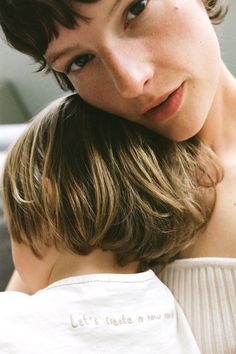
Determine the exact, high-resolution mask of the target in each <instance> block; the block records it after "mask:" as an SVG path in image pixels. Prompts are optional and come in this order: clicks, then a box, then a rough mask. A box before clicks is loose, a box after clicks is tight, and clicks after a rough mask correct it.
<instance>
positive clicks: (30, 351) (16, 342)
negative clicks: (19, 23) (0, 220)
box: [0, 95, 210, 354]
mask: <svg viewBox="0 0 236 354" xmlns="http://www.w3.org/2000/svg"><path fill="white" fill-rule="evenodd" d="M172 145H173V144H172V143H169V142H166V141H165V140H163V139H161V138H159V140H158V138H157V136H156V134H154V133H152V132H149V131H147V130H145V128H143V127H141V126H136V125H133V124H132V123H130V122H127V121H124V120H121V119H119V118H117V117H114V116H111V115H108V114H106V113H104V112H100V111H98V110H95V109H93V108H91V107H89V106H88V105H87V104H85V103H84V102H83V101H81V100H80V98H79V97H78V96H77V95H72V96H70V97H67V98H64V99H62V100H61V101H59V103H55V104H54V105H53V106H52V108H50V109H49V110H47V112H43V113H42V114H41V115H40V116H39V117H38V118H37V119H36V120H35V121H34V122H33V123H32V124H31V125H30V127H29V128H28V129H27V131H26V132H25V133H24V134H23V135H22V137H21V138H20V139H19V140H18V141H17V143H16V144H15V145H14V146H13V148H12V150H11V151H10V153H9V156H8V158H7V161H6V165H5V169H4V176H3V186H4V188H3V192H4V193H3V194H4V202H5V212H6V216H7V220H8V226H9V231H10V235H11V239H12V248H13V259H14V263H15V266H16V268H17V270H18V272H19V273H20V275H21V277H22V279H23V280H24V281H25V282H26V283H27V285H28V286H29V287H31V289H32V291H33V292H35V294H34V295H32V296H29V295H26V294H22V293H19V292H9V293H2V294H0V353H6V354H14V353H17V354H21V353H22V354H34V353H35V354H36V353H40V354H41V353H48V354H53V353H55V354H59V353H70V354H73V353H109V354H110V353H121V352H122V353H150V354H152V353H168V354H172V353H173V354H177V353H181V354H184V353H186V354H190V353H199V351H198V348H197V346H196V344H195V340H194V338H193V336H192V333H191V330H190V328H189V326H188V324H187V322H186V319H185V317H184V315H183V313H182V311H181V310H180V309H179V307H178V304H176V302H175V300H174V298H173V296H172V294H171V293H170V291H169V290H168V289H167V288H166V287H165V285H164V284H162V283H161V282H160V280H158V278H157V277H156V276H155V274H154V273H153V271H152V270H149V269H150V268H153V267H155V266H158V265H164V264H165V263H167V262H169V261H170V260H171V259H173V258H174V257H175V256H176V254H178V252H179V251H180V250H181V249H182V248H183V247H184V246H185V245H188V244H189V243H190V242H191V238H192V239H193V238H194V236H195V231H196V230H198V229H199V228H200V227H201V226H202V225H204V222H205V220H207V216H208V214H209V210H210V209H207V208H204V207H203V205H204V204H203V203H202V205H201V202H202V196H203V194H202V192H201V191H200V193H197V191H198V189H197V188H196V185H194V183H193V182H192V180H193V178H190V180H191V185H189V184H188V179H187V178H186V176H187V175H188V174H189V173H193V174H196V171H195V170H194V169H193V170H190V169H189V165H191V163H190V162H194V161H195V156H194V151H195V150H194V148H193V149H192V150H189V151H185V156H186V160H184V159H183V158H182V157H181V165H178V159H177V158H176V155H175V154H174V153H173V152H174V151H175V149H173V150H171V149H172V148H171V146H172ZM181 148H183V149H184V147H181V146H180V147H179V148H178V149H181ZM164 152H165V153H164ZM172 153H173V160H171V159H172ZM180 155H181V156H182V155H183V153H182V152H181V154H180ZM161 156H162V157H161ZM194 163H195V162H194ZM168 165H170V166H171V168H169V167H168ZM201 171H204V168H202V166H201ZM181 173H182V175H183V176H184V178H183V181H184V182H181V181H182V179H181V178H180V177H181ZM178 183H179V185H178ZM186 193H188V198H186ZM193 197H195V199H194V198H193ZM204 197H205V195H204ZM191 198H192V200H191ZM204 203H205V201H204ZM176 235H178V237H176ZM181 236H182V237H181ZM142 270H145V271H142Z"/></svg>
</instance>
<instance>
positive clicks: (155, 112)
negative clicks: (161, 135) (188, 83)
mask: <svg viewBox="0 0 236 354" xmlns="http://www.w3.org/2000/svg"><path fill="white" fill-rule="evenodd" d="M183 94H184V83H182V85H180V86H179V87H178V88H177V89H176V90H175V91H174V92H172V93H171V94H170V95H169V96H167V99H166V100H164V101H163V102H162V103H161V104H159V105H156V106H155V107H153V108H151V109H149V110H148V111H146V112H145V113H144V114H143V115H142V116H143V117H144V118H145V119H147V120H149V121H151V122H153V123H158V122H162V121H164V120H166V119H168V118H170V117H172V116H173V115H174V114H175V113H176V112H177V111H178V109H179V108H180V106H181V103H182V100H183Z"/></svg>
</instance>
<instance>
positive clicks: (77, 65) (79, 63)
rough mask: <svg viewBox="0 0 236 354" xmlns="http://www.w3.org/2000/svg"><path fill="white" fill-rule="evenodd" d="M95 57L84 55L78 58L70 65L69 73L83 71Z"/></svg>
mask: <svg viewBox="0 0 236 354" xmlns="http://www.w3.org/2000/svg"><path fill="white" fill-rule="evenodd" d="M93 57H94V56H93V55H92V54H84V55H80V56H78V57H76V58H75V59H73V60H72V62H71V63H70V64H69V65H68V67H67V69H66V71H67V73H70V72H73V71H77V70H80V69H82V68H83V67H84V66H85V65H86V64H87V63H88V62H89V61H90V60H92V59H93Z"/></svg>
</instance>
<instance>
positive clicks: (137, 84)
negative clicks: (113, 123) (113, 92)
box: [101, 45, 153, 98]
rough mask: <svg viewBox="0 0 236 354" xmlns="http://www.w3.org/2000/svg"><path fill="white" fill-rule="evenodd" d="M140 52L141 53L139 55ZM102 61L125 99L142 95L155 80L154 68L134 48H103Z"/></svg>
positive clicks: (119, 46)
mask: <svg viewBox="0 0 236 354" xmlns="http://www.w3.org/2000/svg"><path fill="white" fill-rule="evenodd" d="M138 52H139V53H138ZM101 60H102V62H103V65H104V67H105V70H106V71H107V73H108V75H109V76H110V79H111V80H112V82H113V84H114V86H115V88H116V89H117V91H118V92H119V94H120V95H121V96H123V97H124V98H134V97H138V96H140V95H142V94H143V93H144V92H145V90H146V89H147V88H148V87H149V85H150V83H151V81H152V78H153V66H152V64H151V63H149V62H148V61H147V60H145V55H144V53H142V52H141V53H140V51H138V50H137V48H136V49H135V50H134V48H133V46H130V47H128V48H127V46H126V47H124V46H122V45H116V46H114V45H110V46H106V47H104V48H103V50H102V53H101Z"/></svg>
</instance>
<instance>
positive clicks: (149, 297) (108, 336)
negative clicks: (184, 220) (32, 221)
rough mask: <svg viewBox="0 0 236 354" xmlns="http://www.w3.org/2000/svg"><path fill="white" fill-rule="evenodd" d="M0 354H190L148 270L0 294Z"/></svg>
mask: <svg viewBox="0 0 236 354" xmlns="http://www.w3.org/2000/svg"><path fill="white" fill-rule="evenodd" d="M0 353H1V354H39V353H40V354H42V353H43V354H61V353H63V354H74V353H76V354H78V353H82V354H85V353H86V354H87V353H89V354H113V353H117V354H118V353H119V354H121V353H129V354H131V353H134V354H139V353H140V354H148V353H149V354H154V353H161V354H164V353H165V354H192V353H194V354H196V353H198V354H199V353H200V352H199V350H198V347H197V345H196V342H195V339H194V337H193V335H192V332H191V330H190V327H189V325H188V323H187V320H186V318H185V316H184V315H183V312H182V310H181V309H180V308H179V306H178V304H177V303H176V301H175V300H174V297H173V295H172V294H171V292H170V291H169V289H168V288H167V287H166V286H165V285H164V284H163V283H162V282H161V281H160V280H159V279H158V278H157V277H156V276H155V274H154V273H153V272H152V271H151V270H149V271H147V272H143V273H137V274H125V275H122V274H95V275H94V274H93V275H84V276H75V277H70V278H67V279H63V280H60V281H57V282H55V283H53V284H51V285H50V286H48V287H47V288H46V289H43V290H40V291H38V292H37V293H36V294H35V295H33V296H29V295H26V294H23V293H19V292H5V293H0Z"/></svg>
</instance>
